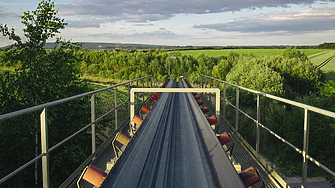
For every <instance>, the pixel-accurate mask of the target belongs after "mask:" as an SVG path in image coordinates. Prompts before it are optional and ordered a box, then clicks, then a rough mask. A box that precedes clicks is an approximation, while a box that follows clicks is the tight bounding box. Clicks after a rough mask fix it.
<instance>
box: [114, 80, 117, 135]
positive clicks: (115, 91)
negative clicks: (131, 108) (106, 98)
mask: <svg viewBox="0 0 335 188" xmlns="http://www.w3.org/2000/svg"><path fill="white" fill-rule="evenodd" d="M114 98H115V108H116V107H117V87H115V88H114ZM116 129H117V108H116V109H115V130H116Z"/></svg>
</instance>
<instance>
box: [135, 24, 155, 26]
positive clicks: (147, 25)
mask: <svg viewBox="0 0 335 188" xmlns="http://www.w3.org/2000/svg"><path fill="white" fill-rule="evenodd" d="M153 25H154V24H133V26H153Z"/></svg>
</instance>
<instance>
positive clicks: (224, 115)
mask: <svg viewBox="0 0 335 188" xmlns="http://www.w3.org/2000/svg"><path fill="white" fill-rule="evenodd" d="M222 113H223V118H224V119H226V83H224V84H223V110H222Z"/></svg>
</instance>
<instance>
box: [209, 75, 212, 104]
mask: <svg viewBox="0 0 335 188" xmlns="http://www.w3.org/2000/svg"><path fill="white" fill-rule="evenodd" d="M209 88H212V79H209ZM209 101H211V104H212V93H209Z"/></svg>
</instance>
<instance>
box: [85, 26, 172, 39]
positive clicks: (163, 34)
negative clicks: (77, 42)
mask: <svg viewBox="0 0 335 188" xmlns="http://www.w3.org/2000/svg"><path fill="white" fill-rule="evenodd" d="M91 36H93V37H94V38H104V39H120V38H138V37H141V38H146V37H149V38H168V39H171V38H176V37H178V36H177V35H176V34H175V33H173V32H172V31H169V30H166V29H164V28H159V29H158V30H153V31H149V32H142V33H140V32H136V33H132V34H118V33H101V34H94V35H90V37H91Z"/></svg>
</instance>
